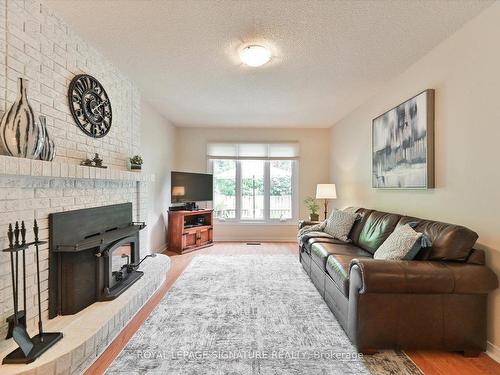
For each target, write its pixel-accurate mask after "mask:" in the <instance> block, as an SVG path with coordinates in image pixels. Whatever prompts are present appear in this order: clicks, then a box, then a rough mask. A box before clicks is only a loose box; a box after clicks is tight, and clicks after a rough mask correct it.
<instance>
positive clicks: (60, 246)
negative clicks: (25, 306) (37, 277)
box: [49, 203, 145, 318]
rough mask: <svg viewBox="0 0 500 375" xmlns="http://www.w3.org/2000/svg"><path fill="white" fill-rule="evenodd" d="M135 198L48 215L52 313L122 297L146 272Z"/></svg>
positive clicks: (143, 225)
mask: <svg viewBox="0 0 500 375" xmlns="http://www.w3.org/2000/svg"><path fill="white" fill-rule="evenodd" d="M144 227H145V224H144V223H143V222H133V221H132V203H123V204H116V205H110V206H103V207H94V208H88V209H82V210H74V211H66V212H59V213H54V214H50V215H49V249H50V253H49V318H53V317H55V316H57V315H70V314H75V313H77V312H79V311H81V310H83V309H84V308H85V307H87V306H89V305H91V304H92V303H94V302H97V301H109V300H112V299H114V298H116V297H118V296H119V295H120V294H121V293H123V292H124V291H125V290H126V289H128V288H129V287H130V286H131V285H132V284H133V283H134V282H136V281H137V280H139V278H140V277H141V276H142V275H143V272H141V271H137V268H138V263H139V259H140V245H139V231H140V230H141V229H143V228H144Z"/></svg>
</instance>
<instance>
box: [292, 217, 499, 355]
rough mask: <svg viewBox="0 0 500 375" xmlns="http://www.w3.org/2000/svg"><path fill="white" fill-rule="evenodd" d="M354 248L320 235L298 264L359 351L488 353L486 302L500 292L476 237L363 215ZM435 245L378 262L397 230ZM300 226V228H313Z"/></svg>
mask: <svg viewBox="0 0 500 375" xmlns="http://www.w3.org/2000/svg"><path fill="white" fill-rule="evenodd" d="M357 212H358V213H360V214H361V215H362V217H361V219H360V220H358V221H357V222H356V223H355V224H354V226H353V228H352V230H351V233H350V236H349V237H350V240H351V242H350V243H345V242H342V241H339V240H335V239H333V238H324V237H321V236H320V235H319V234H315V233H314V232H312V233H310V234H309V235H305V236H304V237H302V241H301V243H300V251H299V253H300V255H299V257H300V262H301V263H302V265H303V267H304V269H305V271H306V272H307V274H308V275H309V276H310V278H311V280H312V282H313V283H314V285H315V286H316V288H317V289H318V291H319V293H320V294H321V296H322V297H323V298H324V300H325V301H326V303H327V304H328V306H329V308H330V309H331V310H332V312H333V313H334V314H335V316H336V317H337V320H338V321H339V322H340V324H341V325H342V327H343V329H344V331H345V332H346V333H347V335H348V336H349V338H350V340H351V341H352V343H353V344H354V345H356V347H357V348H358V350H359V351H360V352H364V353H370V352H373V351H376V350H381V349H438V350H448V351H461V352H463V353H464V355H466V356H476V355H478V354H479V352H481V351H484V350H485V349H486V300H487V295H488V292H490V291H492V290H494V289H495V288H497V286H498V280H497V276H496V275H495V273H493V271H492V270H490V269H489V268H488V267H486V266H485V265H484V264H485V254H484V252H483V251H482V250H476V249H473V246H474V244H475V242H476V240H477V238H478V235H477V234H476V233H475V232H473V231H472V230H470V229H467V228H465V227H462V226H459V225H453V224H446V223H441V222H437V221H430V220H423V219H418V218H414V217H407V216H402V215H397V214H392V213H386V212H379V211H375V210H370V209H365V208H361V209H358V210H357ZM408 222H417V226H416V227H415V230H416V231H418V232H422V233H424V234H426V235H427V237H428V238H429V239H430V241H431V242H432V246H431V247H429V248H424V249H421V251H420V252H419V254H418V255H417V257H416V259H415V260H411V261H385V260H375V259H373V253H374V252H375V251H376V250H377V248H378V247H379V246H380V245H381V244H382V243H383V242H384V240H385V239H386V238H387V237H388V236H389V234H390V233H391V232H392V231H393V230H394V229H395V228H396V227H397V226H399V225H404V224H406V223H408ZM308 224H309V223H307V222H302V223H301V225H300V226H305V225H308Z"/></svg>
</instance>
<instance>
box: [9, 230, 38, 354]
mask: <svg viewBox="0 0 500 375" xmlns="http://www.w3.org/2000/svg"><path fill="white" fill-rule="evenodd" d="M19 234H20V230H19V223H18V222H17V221H16V225H15V227H14V238H15V242H14V248H13V249H12V250H13V251H15V253H16V266H15V274H16V275H15V277H14V262H13V261H11V271H12V285H13V292H14V328H13V330H12V337H13V339H14V341H15V342H16V343H17V345H19V347H20V348H21V350H22V351H23V353H24V355H25V356H27V355H28V353H29V352H30V351H31V349H33V346H34V345H33V342H32V341H31V338H30V336H29V334H28V331H26V327H25V326H24V325H22V324H19V320H18V293H17V292H18V290H19V289H18V287H19ZM11 254H12V253H11ZM11 257H12V255H11ZM14 279H15V282H14Z"/></svg>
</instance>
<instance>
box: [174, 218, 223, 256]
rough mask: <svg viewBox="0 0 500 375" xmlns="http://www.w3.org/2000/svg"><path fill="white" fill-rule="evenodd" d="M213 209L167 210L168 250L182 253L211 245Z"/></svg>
mask: <svg viewBox="0 0 500 375" xmlns="http://www.w3.org/2000/svg"><path fill="white" fill-rule="evenodd" d="M213 214H214V210H212V209H205V210H197V211H168V250H171V251H175V252H176V253H179V254H184V253H187V252H190V251H193V250H197V249H201V248H203V247H207V246H212V245H213V217H214V215H213Z"/></svg>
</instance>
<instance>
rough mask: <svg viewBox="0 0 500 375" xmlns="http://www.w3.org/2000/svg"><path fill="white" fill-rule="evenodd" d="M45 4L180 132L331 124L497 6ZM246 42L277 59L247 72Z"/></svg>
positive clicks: (379, 0)
mask: <svg viewBox="0 0 500 375" xmlns="http://www.w3.org/2000/svg"><path fill="white" fill-rule="evenodd" d="M46 2H47V4H48V5H49V7H51V8H52V9H54V11H55V12H56V13H57V14H58V15H60V16H61V17H62V18H64V19H65V20H66V21H67V22H68V23H69V24H70V25H72V26H73V27H74V28H76V30H77V31H78V32H79V33H80V34H81V35H82V36H83V37H86V38H87V39H89V40H90V41H91V42H93V44H94V45H95V46H96V47H97V48H99V49H100V50H101V51H102V52H103V53H104V54H105V55H106V56H107V57H108V58H110V59H111V60H112V61H114V62H115V63H116V65H117V66H119V67H120V68H121V69H122V70H123V71H125V72H126V73H127V74H128V75H129V76H130V77H131V78H132V79H134V80H135V81H136V82H137V83H138V85H139V87H140V88H141V89H142V91H143V94H144V97H145V99H146V100H148V101H150V102H151V103H152V104H153V105H154V106H155V107H156V108H157V109H158V110H159V111H160V112H161V113H163V114H164V115H165V117H167V118H168V119H170V120H171V121H172V122H174V123H175V124H176V125H178V126H256V127H279V126H283V127H284V126H287V127H329V126H331V125H332V124H334V123H335V122H336V121H337V120H339V119H341V118H342V117H343V116H345V115H346V114H347V113H349V112H350V111H351V110H353V109H354V108H355V107H357V106H359V105H360V104H362V102H363V101H365V100H366V99H368V98H369V97H370V96H371V95H373V94H374V93H375V92H376V90H377V88H379V87H380V85H381V84H383V83H384V82H385V81H387V80H388V79H390V78H392V77H394V76H395V75H397V74H399V73H401V72H402V71H404V70H405V69H406V68H408V67H409V66H410V65H411V64H412V63H413V62H415V61H416V60H418V59H419V58H420V57H422V56H423V55H424V54H425V53H426V52H428V51H429V50H430V49H432V48H433V47H434V46H436V45H437V44H439V42H440V41H442V40H444V39H445V38H447V37H448V36H450V35H451V34H452V33H453V32H455V31H456V30H457V29H459V28H460V27H461V26H462V25H463V24H464V23H465V22H466V21H467V20H469V19H471V18H472V17H474V16H475V15H477V14H478V13H479V12H481V11H482V10H483V9H485V8H486V7H488V6H489V5H490V4H491V3H492V1H478V0H460V1H447V0H444V1H443V0H435V1H429V0H412V1H404V0H393V1H387V0H375V1H368V0H367V1H315V0H309V1H306V0H304V1H281V0H266V1H234V0H221V1H216V0H214V1H201V0H200V1H198V0H179V1H167V0H143V1H138V0H135V1H134V0H115V1H105V0H99V1H94V0H86V1H74V0H47V1H46ZM244 42H245V43H247V42H248V43H250V42H251V43H261V44H265V45H268V46H269V47H270V48H271V49H272V51H273V55H274V57H273V59H272V61H271V63H269V64H267V65H265V66H264V67H261V68H249V67H246V66H243V65H241V64H240V62H239V60H238V58H237V56H238V50H239V47H240V46H241V44H242V43H244ZM88 73H90V74H92V72H88Z"/></svg>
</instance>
